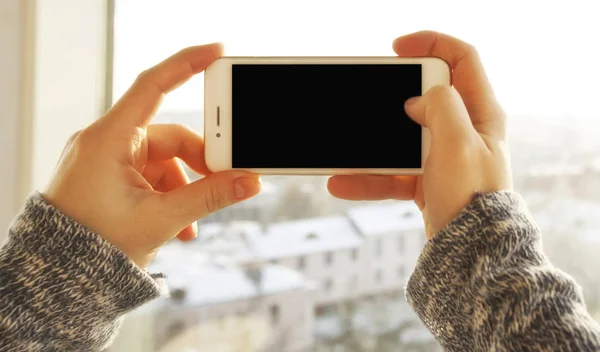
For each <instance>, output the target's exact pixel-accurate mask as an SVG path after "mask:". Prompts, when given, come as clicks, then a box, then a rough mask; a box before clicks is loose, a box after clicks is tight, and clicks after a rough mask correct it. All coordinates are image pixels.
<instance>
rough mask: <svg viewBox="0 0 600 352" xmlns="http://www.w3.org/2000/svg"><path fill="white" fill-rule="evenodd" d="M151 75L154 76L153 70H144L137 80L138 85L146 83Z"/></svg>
mask: <svg viewBox="0 0 600 352" xmlns="http://www.w3.org/2000/svg"><path fill="white" fill-rule="evenodd" d="M151 74H152V71H151V69H147V70H144V71H142V72H140V73H139V74H138V75H137V78H136V79H135V81H136V82H137V83H143V82H146V81H148V79H149V78H148V77H150V75H151Z"/></svg>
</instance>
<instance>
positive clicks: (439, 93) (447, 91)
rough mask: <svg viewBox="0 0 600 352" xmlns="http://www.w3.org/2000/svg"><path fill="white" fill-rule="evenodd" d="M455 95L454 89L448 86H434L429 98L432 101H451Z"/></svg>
mask: <svg viewBox="0 0 600 352" xmlns="http://www.w3.org/2000/svg"><path fill="white" fill-rule="evenodd" d="M453 95H454V88H452V87H451V86H448V85H437V86H433V87H431V88H430V89H429V91H428V92H427V96H428V97H430V98H431V99H435V100H440V99H444V100H446V99H449V98H451V97H452V96H453Z"/></svg>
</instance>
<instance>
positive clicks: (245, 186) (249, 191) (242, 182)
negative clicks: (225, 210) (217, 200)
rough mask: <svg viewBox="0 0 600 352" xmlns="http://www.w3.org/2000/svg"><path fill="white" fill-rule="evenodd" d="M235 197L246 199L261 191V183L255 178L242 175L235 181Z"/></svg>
mask: <svg viewBox="0 0 600 352" xmlns="http://www.w3.org/2000/svg"><path fill="white" fill-rule="evenodd" d="M234 190H235V197H236V198H237V199H244V198H248V197H252V196H253V195H255V194H257V193H258V192H260V183H259V182H258V181H256V179H254V178H250V177H240V178H238V179H237V180H235V183H234Z"/></svg>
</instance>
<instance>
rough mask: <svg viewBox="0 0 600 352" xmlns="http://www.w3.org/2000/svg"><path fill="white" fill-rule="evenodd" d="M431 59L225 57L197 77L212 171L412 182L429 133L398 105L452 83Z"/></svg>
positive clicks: (440, 64)
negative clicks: (385, 177) (406, 178)
mask: <svg viewBox="0 0 600 352" xmlns="http://www.w3.org/2000/svg"><path fill="white" fill-rule="evenodd" d="M450 75H451V73H450V68H449V66H448V64H447V63H446V62H445V61H443V60H441V59H439V58H433V57H422V58H398V57H223V58H220V59H218V60H216V61H215V62H213V63H212V64H211V65H210V66H209V67H208V68H207V69H206V71H205V73H204V138H205V142H204V143H205V159H206V164H207V166H208V168H209V169H210V170H211V171H214V172H216V171H223V170H231V169H237V170H247V171H252V172H255V173H258V174H263V175H339V174H373V175H417V174H420V173H422V172H423V165H424V163H425V159H426V158H427V154H428V151H429V133H428V130H427V129H426V128H422V127H421V126H420V125H418V124H417V123H415V122H414V121H412V120H411V119H410V118H409V117H408V116H407V114H406V112H405V111H404V103H405V101H406V100H407V99H408V98H410V97H413V96H420V95H422V94H423V93H425V92H426V91H427V90H428V89H430V88H431V87H433V86H435V85H443V84H445V85H449V84H450Z"/></svg>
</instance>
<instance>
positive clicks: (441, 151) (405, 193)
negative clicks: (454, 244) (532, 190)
mask: <svg viewBox="0 0 600 352" xmlns="http://www.w3.org/2000/svg"><path fill="white" fill-rule="evenodd" d="M393 47H394V51H395V52H396V53H397V54H398V55H399V56H403V57H419V56H437V57H439V58H441V59H443V60H445V61H446V62H448V64H449V65H450V67H451V69H452V80H453V85H454V87H450V86H437V87H433V88H431V89H430V90H429V91H428V92H427V93H426V94H425V95H424V96H423V97H416V98H411V99H409V100H408V101H407V103H406V105H405V109H406V112H407V114H408V115H409V116H410V117H411V118H412V119H413V120H414V121H416V122H417V123H419V124H420V125H422V126H424V127H427V128H429V130H430V134H431V146H430V153H429V156H428V158H427V161H426V163H425V169H424V173H423V175H422V176H367V175H352V176H334V177H331V178H330V179H329V183H328V189H329V192H330V193H331V194H332V195H334V196H336V197H338V198H343V199H349V200H379V199H400V200H408V199H414V200H415V202H416V203H417V205H418V206H419V208H420V209H421V211H422V212H423V219H424V220H425V228H426V233H427V238H428V239H429V238H431V237H432V236H433V235H434V234H435V233H437V232H438V231H440V230H442V229H443V228H444V227H445V226H446V225H447V224H448V223H449V222H450V221H452V219H454V218H455V217H456V216H457V215H458V214H459V212H460V211H461V210H462V209H463V208H464V207H466V206H467V205H468V204H469V202H470V201H471V200H472V198H473V196H474V195H475V193H476V192H492V191H497V190H509V189H511V188H512V178H511V171H510V162H509V158H508V148H507V140H506V127H505V114H504V111H503V110H502V108H501V107H500V105H499V104H498V102H497V101H496V98H495V96H494V93H493V91H492V87H491V85H490V83H489V81H488V78H487V76H486V74H485V71H484V69H483V65H482V64H481V61H480V59H479V56H478V54H477V52H476V50H475V49H474V48H473V47H472V46H470V45H468V44H466V43H464V42H462V41H460V40H458V39H455V38H452V37H450V36H448V35H444V34H440V33H435V32H429V31H425V32H417V33H414V34H411V35H407V36H404V37H400V38H398V39H396V40H395V41H394V44H393ZM390 153H391V155H393V153H402V151H401V150H395V151H390Z"/></svg>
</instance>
